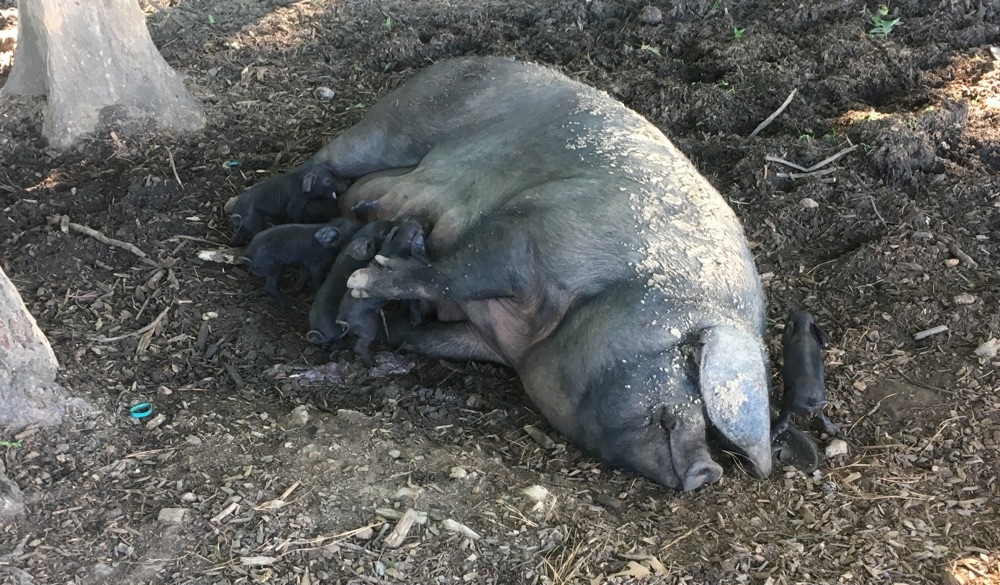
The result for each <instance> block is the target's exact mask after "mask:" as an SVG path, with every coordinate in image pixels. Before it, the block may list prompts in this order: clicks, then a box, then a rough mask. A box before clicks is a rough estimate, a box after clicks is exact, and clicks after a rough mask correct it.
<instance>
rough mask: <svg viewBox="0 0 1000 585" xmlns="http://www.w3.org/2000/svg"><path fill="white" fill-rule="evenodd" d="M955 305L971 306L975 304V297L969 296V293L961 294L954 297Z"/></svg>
mask: <svg viewBox="0 0 1000 585" xmlns="http://www.w3.org/2000/svg"><path fill="white" fill-rule="evenodd" d="M954 300H955V304H956V305H971V304H972V303H974V302H976V297H974V296H972V295H970V294H969V293H962V294H960V295H955V299H954Z"/></svg>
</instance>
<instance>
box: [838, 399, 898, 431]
mask: <svg viewBox="0 0 1000 585" xmlns="http://www.w3.org/2000/svg"><path fill="white" fill-rule="evenodd" d="M897 394H899V392H893V393H892V394H890V395H888V396H886V397H885V398H883V399H882V400H879V401H878V402H877V403H876V404H875V406H873V407H872V409H871V410H869V411H868V412H866V413H864V414H862V415H861V416H860V417H859V418H858V420H856V421H854V424H853V425H851V428H849V429H847V433H848V434H850V432H851V431H853V430H854V427H856V426H858V424H859V423H861V421H863V420H865V419H866V418H868V417H869V416H871V415H873V414H875V412H877V411H878V409H879V408H880V407H881V406H882V403H883V402H885V401H886V400H888V399H890V398H892V397H893V396H895V395H897Z"/></svg>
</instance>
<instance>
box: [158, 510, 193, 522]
mask: <svg viewBox="0 0 1000 585" xmlns="http://www.w3.org/2000/svg"><path fill="white" fill-rule="evenodd" d="M186 512H187V508H160V513H159V514H157V515H156V519H157V520H159V521H160V522H163V523H164V524H180V523H181V522H183V521H184V514H185V513H186Z"/></svg>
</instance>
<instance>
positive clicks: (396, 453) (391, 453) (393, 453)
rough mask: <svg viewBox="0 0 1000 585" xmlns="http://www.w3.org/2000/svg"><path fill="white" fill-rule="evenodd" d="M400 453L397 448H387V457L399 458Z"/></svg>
mask: <svg viewBox="0 0 1000 585" xmlns="http://www.w3.org/2000/svg"><path fill="white" fill-rule="evenodd" d="M400 455H402V453H400V452H399V449H389V457H391V458H393V459H399V456H400Z"/></svg>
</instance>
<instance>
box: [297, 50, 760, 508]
mask: <svg viewBox="0 0 1000 585" xmlns="http://www.w3.org/2000/svg"><path fill="white" fill-rule="evenodd" d="M312 162H313V163H314V164H317V165H321V166H323V167H325V168H326V169H328V170H329V171H330V172H332V173H333V174H334V175H335V176H336V177H338V178H339V179H341V180H354V179H357V178H360V177H363V176H365V175H369V174H371V173H376V172H383V171H386V170H388V169H402V168H404V167H415V168H414V169H413V170H411V171H409V172H402V171H401V172H400V174H398V175H396V176H389V177H386V176H384V175H382V176H380V179H381V182H382V183H383V186H384V189H382V190H378V189H367V190H362V189H359V190H357V191H355V194H357V193H362V192H363V196H353V197H352V196H350V195H351V192H348V193H347V194H346V195H345V196H344V197H342V198H341V209H342V210H346V209H350V208H351V207H353V206H354V205H356V204H357V203H360V202H363V201H372V202H373V203H374V205H373V207H374V208H375V209H376V213H377V215H378V217H380V218H382V219H397V218H400V217H402V216H406V215H418V216H423V217H426V218H427V219H429V220H430V221H431V222H432V223H433V225H434V229H433V231H432V232H431V235H430V237H429V239H428V242H427V244H428V249H429V251H430V254H431V257H432V262H431V264H430V265H426V264H424V263H422V262H418V261H415V260H400V259H391V258H384V257H377V258H376V262H375V263H373V264H371V265H369V266H368V267H367V268H364V269H361V270H358V271H357V272H355V273H354V274H353V275H352V276H351V278H350V283H349V286H350V287H351V288H352V289H354V291H353V294H355V295H357V296H360V297H365V296H378V297H384V298H403V299H421V300H425V301H431V302H436V303H437V302H443V303H455V304H457V305H458V306H459V307H461V309H462V310H463V311H464V313H465V315H466V316H467V317H468V318H467V320H465V321H459V322H455V323H436V324H432V325H429V326H424V327H418V328H412V329H410V330H406V329H401V328H400V327H398V326H397V327H395V328H394V333H393V336H394V337H396V338H397V339H398V340H399V341H402V342H405V344H406V345H408V346H410V347H412V348H413V349H415V350H416V351H419V352H423V353H424V354H427V355H430V356H437V357H442V358H450V359H478V360H489V361H493V362H497V363H501V364H506V365H508V366H510V367H512V368H514V369H515V370H516V371H517V373H518V374H519V376H520V378H521V380H522V381H523V383H524V385H525V388H526V389H527V392H528V395H529V396H530V397H531V399H532V400H533V401H534V403H535V404H536V405H537V406H538V407H539V409H540V410H541V412H542V413H543V415H544V416H545V418H546V419H547V420H548V421H549V422H550V423H551V424H552V425H553V426H554V427H555V428H556V429H558V430H559V431H560V432H562V433H564V434H565V435H567V436H568V437H569V438H571V439H572V440H573V441H575V442H576V443H577V444H579V445H581V446H582V447H584V448H585V449H587V450H588V451H590V452H592V453H595V454H597V455H598V456H600V457H602V458H604V459H605V460H607V461H609V462H611V463H613V464H617V465H621V466H624V467H628V468H632V469H634V470H637V471H639V472H641V473H642V474H645V475H646V476H648V477H650V478H652V479H653V480H655V481H657V482H660V483H662V484H663V485H666V486H670V487H676V488H681V489H684V490H691V489H695V488H698V487H700V486H703V485H706V484H709V483H712V482H715V481H717V480H719V478H720V477H721V475H722V468H721V467H720V466H719V465H718V464H717V463H716V462H715V461H713V459H712V457H711V455H710V452H709V441H708V438H707V435H708V434H709V433H711V435H713V436H715V437H720V438H721V439H724V441H723V442H724V444H728V445H729V446H730V447H735V448H736V450H737V451H739V452H741V453H742V454H744V455H745V456H746V457H747V458H748V459H749V461H750V462H751V464H752V470H753V472H754V473H755V475H758V476H763V475H767V474H768V473H769V472H770V470H771V450H770V447H769V443H770V441H769V437H770V433H769V427H770V416H769V407H768V394H769V392H768V380H769V374H768V366H767V355H766V351H765V349H764V345H763V334H764V325H765V321H764V295H763V290H762V287H761V283H760V278H759V276H758V274H757V271H756V269H755V267H754V262H753V257H752V255H751V254H750V251H749V248H748V246H747V241H746V239H745V236H744V234H743V231H742V228H741V226H740V223H739V221H738V220H737V218H736V216H735V214H734V213H733V211H732V210H731V209H730V208H729V207H728V205H727V204H726V202H725V200H724V199H723V198H722V197H721V196H720V195H719V193H718V192H717V191H716V190H715V189H714V188H713V187H712V186H711V184H710V183H709V182H708V181H707V180H706V179H705V178H703V177H702V176H701V175H700V174H699V173H698V171H697V169H695V167H694V166H693V165H692V164H691V162H690V161H689V160H688V159H687V158H686V157H685V156H684V155H683V154H682V153H681V152H680V151H679V150H677V148H676V147H674V146H673V144H671V143H670V141H669V140H668V139H667V138H666V137H665V136H664V135H663V134H662V133H661V132H660V131H659V130H658V129H657V128H656V127H655V126H653V125H652V124H650V123H649V122H648V121H646V120H645V119H643V118H642V117H641V116H639V115H638V114H636V113H635V112H632V111H631V110H629V109H628V108H626V107H625V106H624V105H622V104H621V103H619V102H617V101H616V100H614V99H612V98H611V97H609V96H608V95H607V94H605V93H604V92H601V91H598V90H596V89H593V88H591V87H588V86H586V85H583V84H581V83H577V82H575V81H573V80H571V79H569V78H567V77H565V76H564V75H562V74H560V73H558V72H556V71H554V70H551V69H548V68H545V67H541V66H538V65H530V64H525V63H521V62H517V61H513V60H508V59H503V58H461V59H454V60H448V61H443V62H440V63H438V64H436V65H433V66H431V67H429V68H427V69H426V70H424V71H422V72H421V73H419V74H417V75H416V76H414V77H413V78H412V79H411V80H410V81H409V82H407V83H405V84H404V85H403V86H401V87H399V88H397V89H396V90H394V91H393V92H391V93H390V94H388V95H387V96H386V97H385V98H383V99H382V100H381V101H379V102H378V103H376V104H375V105H374V106H373V107H372V108H371V110H370V112H369V113H368V115H367V116H366V117H365V118H364V119H363V120H362V121H361V122H360V123H358V124H357V125H355V126H353V127H352V128H350V129H349V130H347V131H346V132H344V133H343V134H342V135H341V136H339V137H338V138H336V139H335V140H334V141H333V142H331V143H330V144H328V145H327V146H326V147H324V148H323V149H322V150H321V151H320V152H319V153H317V155H316V156H315V157H313V160H312Z"/></svg>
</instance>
